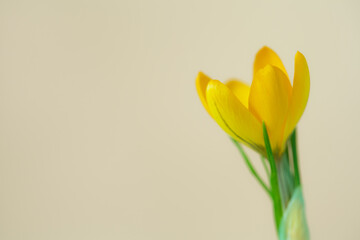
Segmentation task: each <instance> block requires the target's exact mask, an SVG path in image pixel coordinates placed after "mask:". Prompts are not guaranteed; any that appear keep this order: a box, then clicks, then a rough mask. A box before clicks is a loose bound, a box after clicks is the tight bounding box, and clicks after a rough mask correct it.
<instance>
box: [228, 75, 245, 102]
mask: <svg viewBox="0 0 360 240" xmlns="http://www.w3.org/2000/svg"><path fill="white" fill-rule="evenodd" d="M226 86H228V88H229V89H230V90H231V91H232V92H233V93H234V94H235V96H236V97H237V98H238V99H239V101H240V102H241V103H242V104H243V105H244V106H245V107H246V108H248V106H249V103H248V102H249V93H250V87H249V86H248V85H247V84H246V83H243V82H240V81H238V80H236V79H230V80H229V81H228V82H227V83H226Z"/></svg>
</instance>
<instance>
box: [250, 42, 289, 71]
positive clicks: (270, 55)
mask: <svg viewBox="0 0 360 240" xmlns="http://www.w3.org/2000/svg"><path fill="white" fill-rule="evenodd" d="M266 65H273V66H275V67H278V68H280V69H281V71H283V72H284V73H285V75H286V76H287V77H288V78H289V76H288V74H287V72H286V69H285V67H284V64H283V63H282V61H281V59H280V58H279V56H278V55H277V54H276V53H275V52H274V51H273V50H272V49H271V48H269V47H266V46H265V47H263V48H262V49H260V50H259V51H258V53H257V54H256V57H255V62H254V74H253V76H255V75H256V73H257V71H259V70H260V69H262V68H264V67H265V66H266Z"/></svg>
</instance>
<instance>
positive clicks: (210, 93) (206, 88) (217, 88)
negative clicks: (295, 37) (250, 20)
mask: <svg viewBox="0 0 360 240" xmlns="http://www.w3.org/2000/svg"><path fill="white" fill-rule="evenodd" d="M196 88H197V91H198V94H199V97H200V99H201V102H202V104H203V105H204V107H205V109H206V110H207V111H208V113H209V114H210V116H211V117H212V118H213V119H214V120H215V121H216V122H217V123H218V124H219V125H220V127H221V128H222V129H223V130H224V131H225V132H226V133H228V134H229V135H230V136H231V137H232V138H233V139H235V140H237V141H239V142H242V143H244V144H246V145H248V146H250V147H251V148H253V149H254V150H256V151H258V152H260V153H262V154H263V153H264V151H265V146H264V138H263V129H262V123H263V122H265V124H266V126H267V131H268V133H269V137H270V142H271V146H272V150H273V154H274V155H275V156H280V155H281V154H282V152H283V151H284V149H285V143H286V141H287V139H288V137H289V135H290V134H291V133H292V131H293V130H294V129H295V127H296V124H297V123H298V121H299V120H300V117H301V115H302V114H303V112H304V110H305V107H306V103H307V100H308V97H309V91H310V75H309V69H308V65H307V62H306V59H305V57H304V56H303V55H302V54H301V53H300V52H297V53H296V55H295V72H294V80H293V86H291V83H290V80H289V76H288V74H287V72H286V69H285V67H284V65H283V63H282V62H281V59H280V58H279V56H278V55H277V54H276V53H275V52H274V51H273V50H271V49H270V48H268V47H263V48H262V49H260V51H259V52H258V53H257V54H256V57H255V62H254V71H253V81H252V84H251V86H248V85H247V84H245V83H243V82H241V81H238V80H231V81H228V82H227V83H226V84H223V83H221V82H220V81H218V80H213V79H211V78H210V77H208V76H206V75H205V74H204V73H202V72H200V73H199V74H198V76H197V78H196Z"/></svg>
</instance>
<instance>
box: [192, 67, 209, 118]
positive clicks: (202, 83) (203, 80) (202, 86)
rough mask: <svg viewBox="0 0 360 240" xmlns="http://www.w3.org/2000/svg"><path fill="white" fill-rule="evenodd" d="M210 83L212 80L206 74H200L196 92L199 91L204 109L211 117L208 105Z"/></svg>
mask: <svg viewBox="0 0 360 240" xmlns="http://www.w3.org/2000/svg"><path fill="white" fill-rule="evenodd" d="M210 81H211V78H209V77H208V76H206V75H205V74H204V73H202V72H199V74H198V75H197V77H196V81H195V84H196V90H197V93H198V95H199V98H200V100H201V103H202V104H203V106H204V108H205V109H206V111H207V112H208V113H209V114H210V116H211V113H210V111H209V107H208V104H207V101H206V88H207V85H208V83H209V82H210Z"/></svg>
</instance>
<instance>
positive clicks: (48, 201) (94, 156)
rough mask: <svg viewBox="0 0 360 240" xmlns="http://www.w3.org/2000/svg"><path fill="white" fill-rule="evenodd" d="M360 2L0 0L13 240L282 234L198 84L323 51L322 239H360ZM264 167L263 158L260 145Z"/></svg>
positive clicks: (314, 82) (312, 193)
mask: <svg viewBox="0 0 360 240" xmlns="http://www.w3.org/2000/svg"><path fill="white" fill-rule="evenodd" d="M359 11H360V4H359V2H358V1H355V0H354V1H323V2H320V1H283V2H280V1H235V0H234V1H209V0H203V1H169V0H163V1H145V0H143V1H135V0H134V1H130V0H128V1H109V0H106V1H82V0H75V1H37V0H36V1H15V0H11V1H10V0H9V1H4V0H2V1H0V123H1V124H0V239H2V240H20V239H29V240H48V239H51V240H53V239H54V240H58V239H59V240H60V239H61V240H62V239H65V240H67V239H69V240H75V239H86V240H95V239H110V240H112V239H124V240H168V239H172V240H184V239H189V240H192V239H193V240H195V239H196V240H199V239H204V240H205V239H206V240H218V239H221V240H235V239H269V240H275V239H276V237H275V230H274V224H273V216H272V208H271V204H270V201H269V199H268V198H267V196H266V195H265V194H264V192H263V191H262V190H261V188H260V187H259V186H258V184H257V183H256V182H255V180H254V179H253V178H252V177H251V175H250V173H249V172H248V170H247V169H246V167H245V165H244V163H243V161H242V159H241V158H240V156H239V154H238V152H237V150H236V149H235V147H234V146H233V145H232V144H231V142H230V141H229V140H228V138H227V136H226V135H225V134H224V133H223V132H222V131H221V129H220V128H219V127H218V126H217V125H216V123H214V121H213V120H212V119H211V118H210V117H209V116H208V115H207V113H206V112H205V110H204V109H203V107H202V106H201V104H200V101H199V99H198V97H197V94H196V91H195V84H194V79H195V76H196V75H197V72H198V71H199V70H203V71H205V72H206V73H207V74H209V75H210V76H212V77H214V78H218V79H220V80H226V79H227V78H229V77H234V76H236V77H239V78H242V79H244V80H245V81H247V82H248V83H250V81H251V78H252V63H253V59H254V55H255V53H256V51H257V50H258V49H260V48H261V47H262V46H263V45H268V46H270V47H272V48H273V49H274V50H275V51H276V52H277V53H278V54H279V55H280V56H281V58H282V59H283V61H284V64H285V66H286V67H287V68H288V70H289V73H290V75H292V74H293V59H294V55H295V52H296V51H297V50H300V51H301V52H303V54H304V55H305V56H306V58H307V59H308V63H309V66H310V73H311V94H310V99H309V103H308V106H307V109H306V112H305V114H304V116H303V118H302V119H301V122H300V124H299V135H300V136H299V145H300V158H301V168H302V174H303V182H304V188H305V190H304V191H305V197H306V204H307V215H308V219H309V225H310V228H311V235H312V239H327V240H331V239H334V240H335V239H336V240H338V239H360V231H359V227H360V216H359V215H360V187H359V178H360V176H359V174H358V173H359V171H360V162H359V160H358V158H359V140H358V136H359V135H360V127H359V124H360V106H359V103H360V95H359V87H360V79H359V69H360V57H359V56H360V44H359V43H360V24H359V23H360V17H359ZM251 156H252V158H253V159H254V160H255V161H256V162H257V163H258V162H259V160H258V158H257V156H256V155H255V154H253V153H251Z"/></svg>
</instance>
